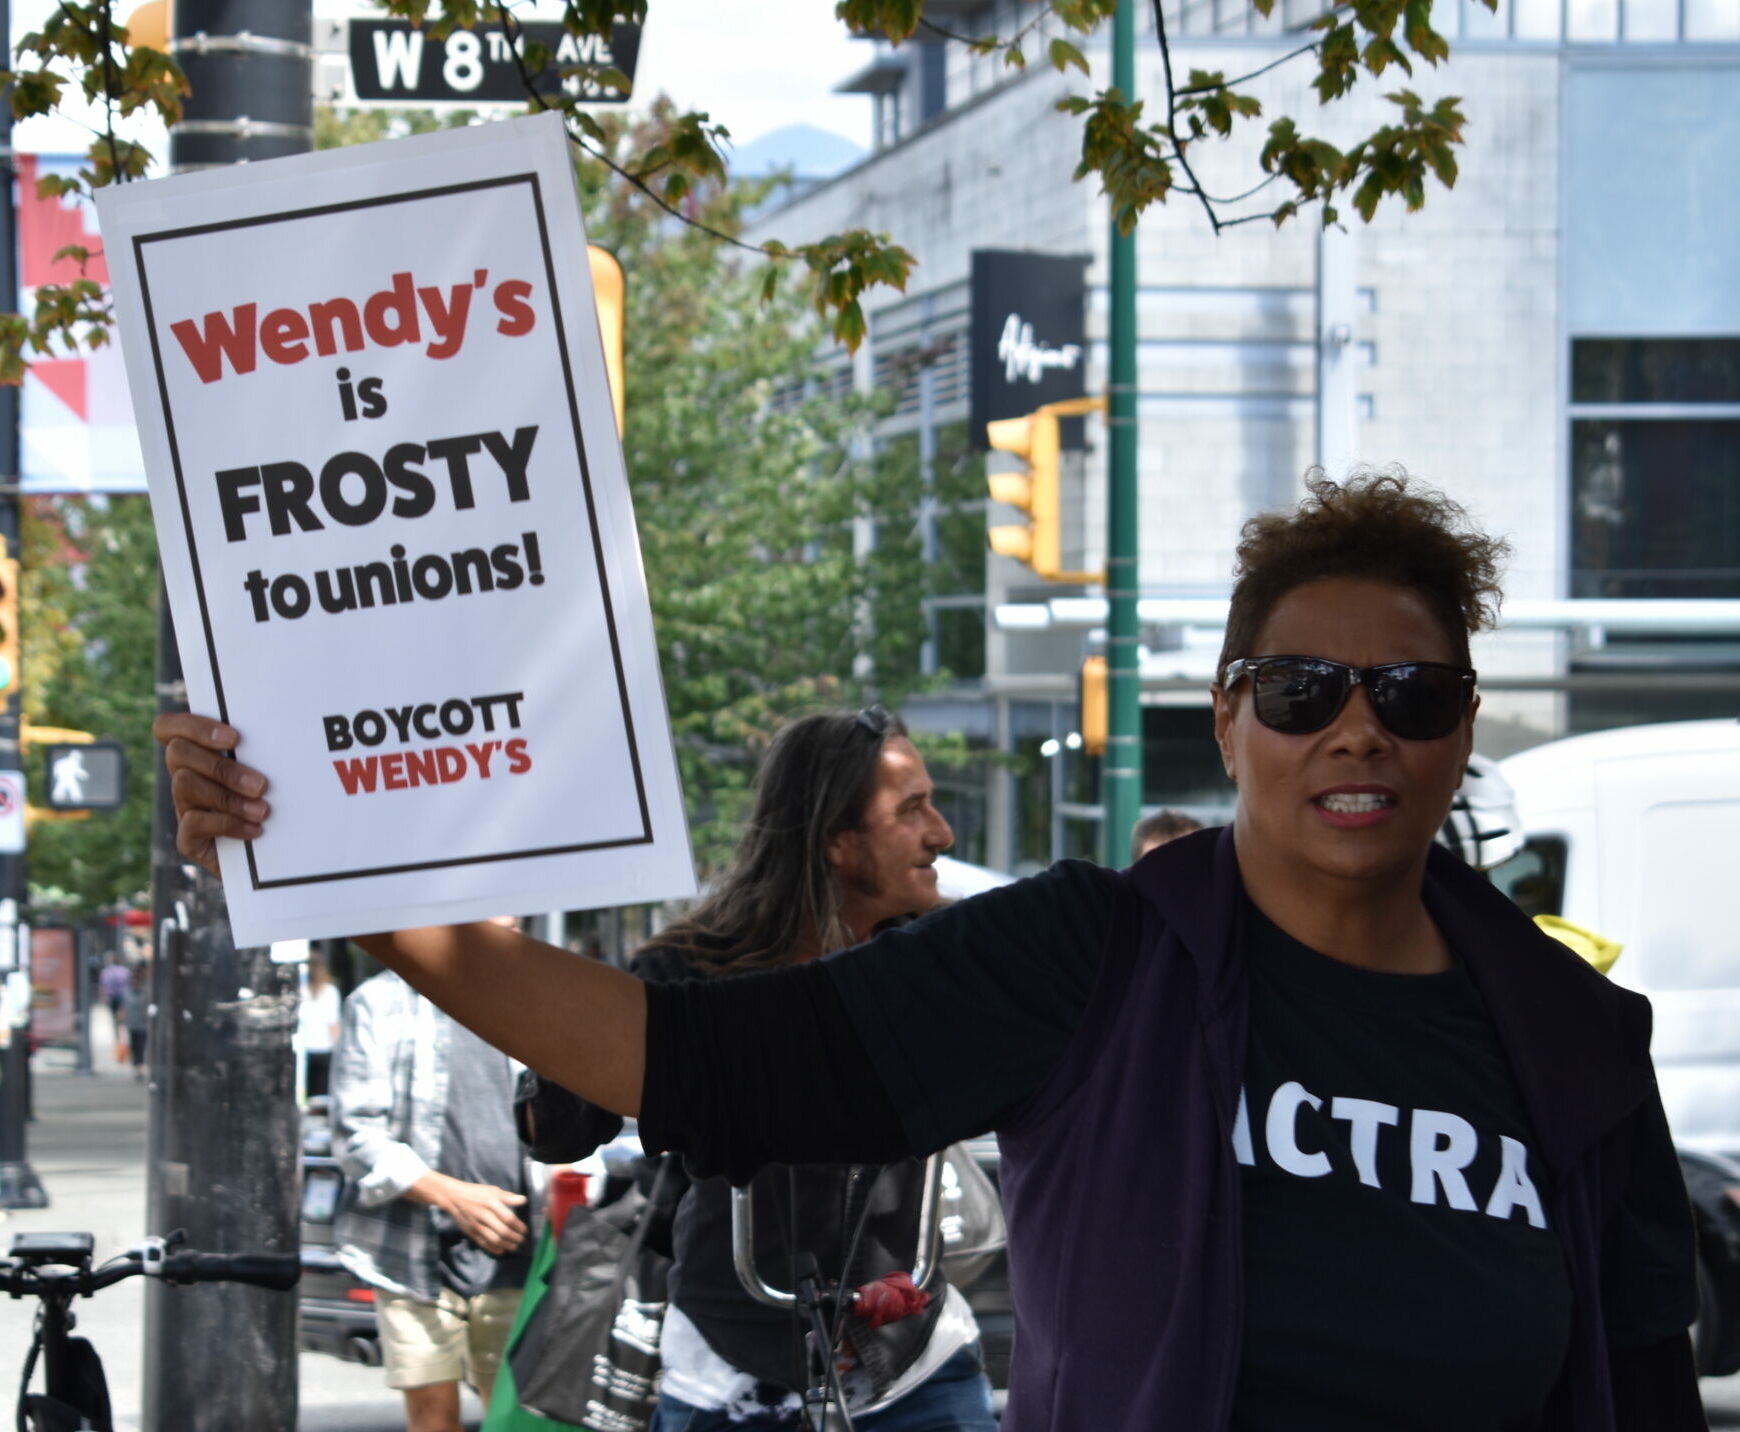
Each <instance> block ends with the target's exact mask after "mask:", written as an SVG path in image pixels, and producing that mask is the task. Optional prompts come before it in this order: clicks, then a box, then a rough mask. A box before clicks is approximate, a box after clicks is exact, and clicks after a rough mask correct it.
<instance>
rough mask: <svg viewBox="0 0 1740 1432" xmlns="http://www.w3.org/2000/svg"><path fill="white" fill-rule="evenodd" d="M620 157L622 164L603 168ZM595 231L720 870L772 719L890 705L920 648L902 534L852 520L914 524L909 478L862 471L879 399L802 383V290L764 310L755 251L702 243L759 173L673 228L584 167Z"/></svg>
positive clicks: (696, 821) (672, 675)
mask: <svg viewBox="0 0 1740 1432" xmlns="http://www.w3.org/2000/svg"><path fill="white" fill-rule="evenodd" d="M678 119H679V116H678V115H677V114H676V112H675V110H674V109H672V108H670V107H669V106H668V105H663V104H661V105H660V106H658V107H657V108H656V109H655V111H654V113H653V114H652V116H651V117H650V118H649V119H648V120H646V121H645V122H642V123H637V124H633V125H629V124H626V123H624V122H623V121H621V120H610V121H607V122H603V123H601V125H600V132H601V134H602V135H603V139H602V141H601V142H602V143H603V144H604V145H605V146H606V152H607V154H608V155H610V157H611V158H612V159H615V158H616V156H618V155H622V154H627V153H630V152H634V151H640V152H645V151H646V150H647V149H649V148H656V147H657V146H658V144H659V143H660V135H661V131H663V130H664V129H665V128H666V127H667V126H669V125H672V124H674V123H676V121H677V120H678ZM617 162H620V161H617ZM580 174H581V188H582V193H583V196H584V202H585V207H586V220H587V231H588V234H589V236H590V237H591V239H592V241H593V242H595V243H597V244H600V245H602V246H603V247H605V248H607V249H609V250H611V251H612V252H613V253H615V254H616V256H617V258H618V259H619V260H620V262H621V263H622V266H623V269H624V271H625V273H626V275H627V279H628V283H627V299H626V301H627V314H626V323H625V330H626V347H627V352H626V355H625V369H626V375H627V376H626V390H627V391H626V405H625V406H626V430H625V433H624V446H625V449H626V455H627V460H628V471H629V477H630V483H631V486H632V491H633V496H634V502H635V509H636V513H637V516H638V521H639V526H640V538H641V549H642V554H643V557H644V560H645V563H646V570H647V582H648V586H649V588H650V589H651V593H652V602H653V616H654V621H655V624H656V627H657V630H658V640H659V648H660V651H659V655H660V659H661V663H662V666H663V670H664V680H665V697H666V701H667V703H668V705H669V708H670V713H671V721H672V725H673V728H674V733H675V737H676V743H677V755H678V761H679V765H680V767H681V770H682V776H683V786H684V790H685V792H686V793H687V797H688V802H689V812H690V820H691V824H692V833H693V836H694V841H695V849H696V853H697V857H698V858H699V860H700V861H701V864H702V865H703V867H704V868H705V867H708V866H710V865H712V864H713V863H715V862H716V861H717V860H718V859H719V858H720V857H721V856H722V855H723V854H725V853H726V851H727V850H728V849H729V847H730V846H731V845H732V844H734V843H735V840H736V836H737V834H738V833H739V832H740V831H741V828H742V825H741V822H742V816H743V808H744V804H745V801H746V797H747V789H748V784H749V780H750V777H751V775H752V773H753V771H754V769H755V766H756V765H757V764H758V763H759V759H760V755H761V752H762V750H763V749H764V747H765V744H766V742H767V740H768V739H769V738H770V737H771V736H772V734H773V731H774V730H775V729H776V727H777V726H778V724H779V722H780V721H781V720H783V719H784V718H786V717H788V716H790V715H791V714H793V713H794V712H796V711H799V710H802V709H805V708H808V707H812V706H814V705H816V704H818V703H825V702H840V701H845V702H856V701H858V700H861V699H864V698H865V696H866V695H867V693H869V692H871V691H874V692H875V694H876V695H877V696H879V697H880V698H881V699H884V700H888V701H897V700H898V699H899V698H900V697H901V696H902V695H903V694H904V692H905V690H906V689H908V687H909V685H910V683H911V681H912V679H913V673H912V672H911V670H910V669H909V666H908V664H907V663H905V662H904V661H891V662H889V663H888V664H887V667H886V669H878V668H876V667H874V666H867V665H865V664H863V663H862V662H861V660H860V652H861V651H862V650H864V649H865V648H867V647H868V646H869V645H871V644H870V643H869V642H868V641H867V640H866V638H867V636H868V628H869V627H870V626H875V629H876V641H875V643H874V646H875V649H876V650H878V651H879V652H882V651H889V652H895V651H900V652H903V651H904V650H906V649H907V648H908V647H910V645H911V644H912V643H913V642H914V641H915V640H916V639H917V638H916V637H915V636H914V634H913V627H914V624H915V623H917V622H918V621H919V620H920V614H919V612H918V610H917V606H916V602H915V601H905V600H902V599H901V598H903V597H904V596H905V595H907V594H913V593H917V592H918V591H919V590H920V588H919V580H920V577H919V570H918V562H917V557H916V553H915V552H914V550H913V548H912V544H911V543H909V542H905V541H898V540H891V541H888V542H885V543H882V544H880V545H879V546H878V547H877V548H876V549H875V550H872V551H868V552H865V551H860V550H858V547H857V545H856V544H855V542H854V532H855V528H856V527H857V525H859V524H861V523H862V522H863V521H864V520H866V519H869V518H872V517H875V516H878V515H881V516H884V517H887V516H889V515H890V514H894V517H893V520H892V521H891V522H889V523H888V524H887V525H888V527H889V529H890V530H891V531H892V532H893V533H895V534H897V535H901V534H904V533H905V532H907V531H910V529H911V527H912V523H913V505H912V503H911V501H910V489H911V481H912V474H911V471H910V470H909V467H910V465H907V467H900V468H895V467H891V466H890V465H889V464H887V463H884V462H877V461H872V460H870V459H869V458H868V457H866V456H861V454H866V453H867V452H868V442H867V437H868V429H867V424H868V423H869V422H870V421H871V420H872V419H873V418H874V416H875V413H876V405H875V403H874V402H873V401H871V400H867V399H859V398H854V397H852V396H850V395H844V396H842V395H841V394H839V393H837V392H834V391H831V390H826V389H824V388H823V387H821V386H819V384H818V380H817V379H816V377H815V373H816V367H815V343H816V331H815V325H814V323H813V322H812V321H810V319H809V318H808V317H807V316H806V312H805V308H804V305H803V302H802V300H801V299H800V298H799V297H798V296H797V295H795V294H792V293H790V292H787V291H785V290H783V289H782V290H778V291H776V292H774V293H773V294H772V296H771V297H770V298H769V299H767V300H766V301H764V299H763V293H762V288H763V283H762V272H761V271H760V266H759V265H758V264H757V263H756V262H755V261H754V260H753V259H751V258H748V257H747V256H745V255H743V254H740V253H738V252H736V251H734V250H732V249H728V248H722V247H721V246H720V245H719V244H717V243H716V242H715V241H714V240H713V239H712V238H711V237H710V236H709V233H708V230H714V231H718V232H721V233H735V232H736V231H737V230H738V229H740V227H741V225H742V219H743V214H744V212H745V209H746V207H747V206H749V205H751V204H752V203H754V202H755V201H757V200H758V199H760V198H761V197H762V196H763V195H764V194H765V192H766V185H727V184H724V183H721V182H719V181H718V180H711V181H708V182H706V183H704V184H701V185H698V186H697V187H696V188H695V189H693V190H691V191H690V195H689V201H690V202H691V203H692V204H693V206H694V211H695V214H696V217H697V218H698V219H699V220H700V221H701V223H702V224H703V225H705V228H702V227H697V226H695V225H689V224H678V223H674V222H672V221H671V220H670V217H669V215H667V214H666V213H665V212H664V209H663V207H662V205H660V204H658V203H657V202H656V201H654V200H652V199H651V198H649V197H648V196H647V195H646V194H645V192H644V191H642V190H639V189H637V188H635V187H633V186H628V185H622V184H619V183H616V182H614V180H613V177H612V171H611V168H610V166H609V165H607V164H605V163H602V162H590V161H584V160H583V161H582V162H581V165H580Z"/></svg>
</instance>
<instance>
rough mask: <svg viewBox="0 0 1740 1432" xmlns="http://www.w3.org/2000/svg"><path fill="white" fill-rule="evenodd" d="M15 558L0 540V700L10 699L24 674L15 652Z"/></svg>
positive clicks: (19, 656)
mask: <svg viewBox="0 0 1740 1432" xmlns="http://www.w3.org/2000/svg"><path fill="white" fill-rule="evenodd" d="M18 578H19V568H18V559H17V558H16V557H14V556H13V555H12V554H11V552H10V550H9V549H8V547H7V543H6V539H5V538H4V537H0V701H5V700H10V699H11V698H12V696H13V694H14V693H15V692H17V690H18V688H19V686H20V684H21V677H22V675H23V670H24V666H23V659H22V657H21V655H20V653H19V649H18Z"/></svg>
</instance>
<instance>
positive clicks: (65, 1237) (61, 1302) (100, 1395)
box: [0, 1232, 302, 1432]
mask: <svg viewBox="0 0 1740 1432" xmlns="http://www.w3.org/2000/svg"><path fill="white" fill-rule="evenodd" d="M185 1239H186V1235H185V1234H184V1233H180V1232H177V1233H172V1234H170V1235H169V1236H168V1237H167V1238H147V1239H146V1240H145V1241H144V1242H143V1243H141V1244H139V1245H138V1246H137V1247H135V1248H130V1249H128V1251H127V1252H125V1253H122V1254H120V1255H119V1256H117V1257H114V1258H111V1259H109V1260H108V1261H107V1262H106V1263H102V1264H100V1265H98V1266H97V1267H94V1268H93V1267H92V1266H91V1261H92V1258H93V1257H94V1256H95V1251H96V1240H95V1239H94V1238H93V1237H92V1236H91V1235H90V1234H89V1233H19V1234H15V1235H13V1239H12V1247H11V1249H10V1252H9V1256H8V1258H7V1259H6V1260H5V1261H4V1262H0V1293H7V1294H10V1295H11V1296H12V1297H13V1298H38V1299H40V1300H41V1303H42V1306H41V1307H40V1308H39V1309H38V1310H37V1314H36V1338H35V1341H34V1342H33V1343H32V1344H31V1346H30V1352H29V1354H28V1355H27V1356H26V1357H25V1359H24V1377H23V1379H22V1380H21V1382H20V1383H19V1388H18V1423H17V1429H18V1432H114V1414H113V1413H112V1411H111V1410H110V1407H109V1384H108V1379H107V1378H106V1377H105V1376H104V1374H103V1361H102V1358H100V1357H99V1356H98V1355H97V1350H96V1348H95V1347H94V1346H93V1345H92V1344H91V1343H90V1341H89V1340H88V1339H85V1338H81V1337H73V1336H72V1330H73V1329H74V1328H75V1327H77V1326H78V1318H77V1317H76V1315H75V1314H74V1313H73V1311H72V1303H73V1299H74V1298H88V1297H91V1296H93V1295H94V1294H96V1293H97V1292H99V1291H101V1290H102V1289H104V1288H107V1287H109V1286H110V1285H112V1284H114V1283H119V1282H120V1281H121V1280H122V1279H123V1278H134V1277H146V1278H161V1279H163V1281H164V1282H166V1283H177V1284H187V1283H251V1284H253V1285H254V1286H255V1287H259V1288H272V1289H275V1290H277V1291H280V1292H282V1291H284V1290H286V1289H288V1288H291V1287H294V1286H295V1284H296V1281H297V1279H299V1278H300V1277H301V1276H302V1265H301V1259H300V1258H299V1256H298V1255H297V1254H294V1253H286V1254H265V1253H197V1252H194V1251H192V1250H191V1249H186V1250H180V1251H177V1250H178V1249H179V1246H180V1244H181V1243H183V1242H184V1241H185ZM38 1360H40V1361H41V1362H42V1365H43V1380H44V1383H45V1388H44V1391H43V1392H41V1393H34V1394H33V1393H32V1392H31V1391H30V1382H31V1379H32V1377H33V1376H34V1375H35V1372H36V1364H37V1362H38Z"/></svg>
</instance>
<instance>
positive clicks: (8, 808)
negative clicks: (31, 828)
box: [0, 771, 24, 855]
mask: <svg viewBox="0 0 1740 1432" xmlns="http://www.w3.org/2000/svg"><path fill="white" fill-rule="evenodd" d="M23 853H24V772H23V771H0V855H22V854H23Z"/></svg>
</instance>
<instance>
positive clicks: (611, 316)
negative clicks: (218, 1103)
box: [586, 244, 626, 437]
mask: <svg viewBox="0 0 1740 1432" xmlns="http://www.w3.org/2000/svg"><path fill="white" fill-rule="evenodd" d="M586 258H587V262H588V263H589V265H590V266H591V269H592V294H593V297H594V298H595V299H597V301H598V332H599V334H600V335H601V336H602V337H603V339H604V371H605V372H606V373H608V374H609V375H610V404H611V406H612V407H613V408H615V409H616V434H617V436H618V437H621V436H622V333H623V323H624V318H623V312H622V308H623V299H624V296H625V293H626V285H625V283H624V281H623V277H622V265H621V264H619V263H618V262H617V261H616V255H615V254H613V253H611V252H610V250H609V249H601V248H599V247H598V245H597V244H588V245H587V246H586Z"/></svg>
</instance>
